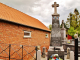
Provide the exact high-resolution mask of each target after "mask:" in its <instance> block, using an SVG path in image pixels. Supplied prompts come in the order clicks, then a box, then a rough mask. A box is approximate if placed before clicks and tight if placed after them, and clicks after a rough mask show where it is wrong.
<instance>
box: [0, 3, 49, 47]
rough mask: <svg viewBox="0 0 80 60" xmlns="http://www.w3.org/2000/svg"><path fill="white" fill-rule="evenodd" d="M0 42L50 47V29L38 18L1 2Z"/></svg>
mask: <svg viewBox="0 0 80 60" xmlns="http://www.w3.org/2000/svg"><path fill="white" fill-rule="evenodd" d="M0 43H4V44H18V45H29V46H37V45H40V46H41V49H42V47H44V46H45V47H46V48H48V47H49V45H50V30H49V29H48V28H47V27H46V26H45V25H44V24H43V23H42V22H40V21H39V20H38V19H36V18H33V17H31V16H29V15H27V14H25V13H23V12H21V11H19V10H16V9H14V8H12V7H9V6H7V5H5V4H3V3H0Z"/></svg>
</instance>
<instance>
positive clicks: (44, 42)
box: [0, 22, 50, 60]
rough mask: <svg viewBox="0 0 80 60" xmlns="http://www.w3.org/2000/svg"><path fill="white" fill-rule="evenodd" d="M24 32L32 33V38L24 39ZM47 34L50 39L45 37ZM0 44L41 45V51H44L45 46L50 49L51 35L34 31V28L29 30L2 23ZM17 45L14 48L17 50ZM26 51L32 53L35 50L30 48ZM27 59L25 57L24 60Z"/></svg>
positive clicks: (0, 25) (0, 23)
mask: <svg viewBox="0 0 80 60" xmlns="http://www.w3.org/2000/svg"><path fill="white" fill-rule="evenodd" d="M24 30H26V31H31V38H23V37H24ZM46 33H47V34H48V38H46V37H45V34H46ZM0 43H5V44H17V45H31V46H37V45H40V46H41V50H42V47H44V46H45V47H47V48H48V47H49V45H50V33H49V32H45V31H41V30H37V29H33V28H29V27H24V26H21V25H16V24H11V23H7V22H0ZM17 45H15V46H13V47H14V49H15V50H16V49H17V48H18V46H17ZM19 47H20V46H19ZM26 49H28V51H31V50H32V49H33V48H31V47H30V48H29V47H28V48H26ZM24 54H25V52H24ZM32 55H34V54H32ZM14 57H15V56H14ZM28 57H29V56H28ZM26 59H27V58H26V57H25V58H24V60H26ZM29 59H30V58H29Z"/></svg>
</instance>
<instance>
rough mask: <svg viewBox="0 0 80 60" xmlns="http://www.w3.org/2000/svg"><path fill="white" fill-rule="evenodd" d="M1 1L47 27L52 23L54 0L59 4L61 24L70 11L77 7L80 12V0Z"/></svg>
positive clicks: (58, 10) (0, 0)
mask: <svg viewBox="0 0 80 60" xmlns="http://www.w3.org/2000/svg"><path fill="white" fill-rule="evenodd" d="M0 2H1V3H3V4H6V5H8V6H10V7H12V8H15V9H17V10H19V11H21V12H23V13H25V14H28V15H30V16H32V17H34V18H36V19H38V20H39V21H41V22H42V23H43V24H44V25H46V26H47V27H48V26H49V25H50V24H52V14H53V13H54V8H52V4H54V2H57V4H59V7H57V12H58V14H60V17H59V21H60V24H61V21H62V20H64V22H66V20H67V17H68V15H69V13H70V12H74V9H75V8H77V9H78V10H79V12H80V0H0Z"/></svg>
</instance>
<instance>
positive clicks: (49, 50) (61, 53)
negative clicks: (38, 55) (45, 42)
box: [47, 46, 64, 60]
mask: <svg viewBox="0 0 80 60" xmlns="http://www.w3.org/2000/svg"><path fill="white" fill-rule="evenodd" d="M56 49H60V50H55V51H54V47H52V46H49V49H48V59H47V60H49V58H50V56H51V55H52V54H58V55H59V57H60V58H62V59H63V60H64V49H63V47H57V48H56Z"/></svg>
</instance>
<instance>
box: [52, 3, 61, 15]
mask: <svg viewBox="0 0 80 60" xmlns="http://www.w3.org/2000/svg"><path fill="white" fill-rule="evenodd" d="M52 7H54V14H57V7H59V4H56V2H54V4H53V5H52Z"/></svg>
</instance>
